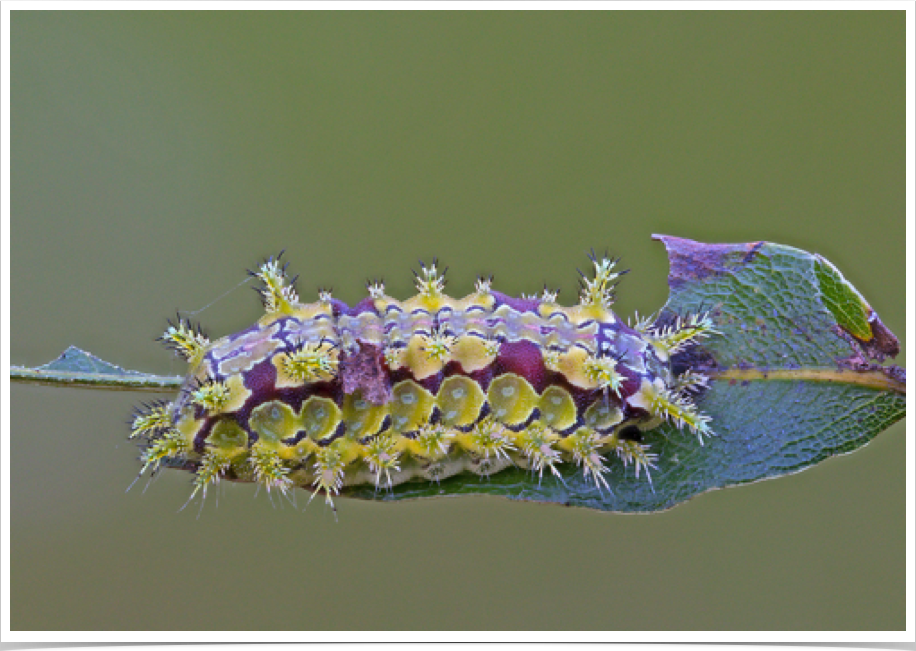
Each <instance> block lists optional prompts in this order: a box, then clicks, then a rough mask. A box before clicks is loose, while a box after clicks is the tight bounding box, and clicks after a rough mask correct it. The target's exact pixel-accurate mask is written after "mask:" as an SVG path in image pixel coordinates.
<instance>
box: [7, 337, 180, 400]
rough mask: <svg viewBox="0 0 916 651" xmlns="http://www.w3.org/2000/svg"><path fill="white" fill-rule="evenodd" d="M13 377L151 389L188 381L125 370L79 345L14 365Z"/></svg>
mask: <svg viewBox="0 0 916 651" xmlns="http://www.w3.org/2000/svg"><path fill="white" fill-rule="evenodd" d="M10 379H11V380H15V381H17V382H34V383H37V384H52V385H56V386H74V387H89V388H94V389H125V390H150V391H169V390H173V389H177V388H178V387H180V386H181V383H182V381H183V380H184V378H180V377H172V376H161V375H150V374H148V373H140V372H139V371H131V370H127V369H123V368H121V367H120V366H115V365H114V364H111V363H109V362H106V361H105V360H102V359H99V358H98V357H96V356H95V355H92V354H90V353H87V352H86V351H84V350H80V349H79V348H77V347H76V346H70V347H69V348H67V350H65V351H64V352H63V353H62V354H61V356H60V357H58V358H57V359H55V360H54V361H52V362H48V363H47V364H44V365H42V366H38V367H36V368H27V367H24V366H13V367H11V368H10Z"/></svg>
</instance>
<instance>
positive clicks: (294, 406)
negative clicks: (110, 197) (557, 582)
mask: <svg viewBox="0 0 916 651" xmlns="http://www.w3.org/2000/svg"><path fill="white" fill-rule="evenodd" d="M591 260H592V262H593V265H594V272H593V274H592V275H591V277H586V276H585V275H584V274H583V277H582V281H581V294H580V297H579V303H578V305H575V306H573V307H563V306H560V305H558V304H557V302H556V298H557V294H556V293H555V292H550V291H548V290H546V289H545V290H544V292H543V294H542V295H540V296H522V297H521V298H512V297H509V296H506V295H504V294H501V293H500V292H497V291H494V290H493V289H492V288H491V280H492V279H486V278H480V279H478V280H477V283H476V285H475V291H474V293H472V294H470V295H469V296H466V297H464V298H462V299H454V298H450V297H449V296H447V295H445V294H444V289H445V278H444V272H440V271H439V269H438V267H437V265H436V263H435V262H434V263H433V264H432V265H429V266H425V265H423V264H422V263H421V269H420V272H419V273H416V272H415V275H416V277H417V291H418V293H417V295H416V296H414V297H412V298H410V299H408V300H406V301H398V300H396V299H394V298H391V297H390V296H388V295H386V293H385V289H384V286H383V285H382V284H381V283H371V284H369V286H368V290H369V296H368V297H367V298H365V299H364V300H362V301H361V302H360V303H358V304H357V305H355V306H354V307H349V306H347V305H346V304H344V303H343V302H341V301H339V300H336V299H334V298H332V297H331V294H330V292H326V291H320V292H319V300H318V301H317V302H315V303H301V302H299V298H298V295H297V294H296V291H295V289H294V287H293V282H294V281H295V279H294V281H293V282H290V281H289V280H287V278H286V273H285V270H286V268H285V266H282V265H281V263H280V258H279V256H278V257H277V258H276V259H269V260H267V261H266V262H265V263H264V264H262V265H261V266H260V267H259V268H258V270H257V271H254V272H251V273H252V275H253V276H255V277H256V278H257V279H258V280H259V281H260V283H261V286H260V287H259V291H260V293H261V296H262V298H263V302H264V308H265V311H266V314H265V315H264V316H263V317H262V318H261V319H260V320H259V321H258V322H257V323H255V324H254V325H253V326H251V327H250V328H248V329H247V330H243V331H242V332H239V333H237V334H234V335H230V336H228V337H223V338H222V339H218V340H216V341H212V342H211V341H210V340H209V339H208V338H207V337H206V336H204V335H203V334H202V332H201V331H200V329H199V328H194V327H193V326H192V325H191V324H190V323H188V322H187V321H184V320H181V319H179V320H178V322H177V324H174V325H172V324H170V327H169V328H168V330H166V332H165V334H164V335H163V336H162V340H163V341H164V342H165V343H166V345H168V346H169V347H171V348H173V349H174V350H175V351H177V352H178V353H179V354H180V355H181V356H183V357H184V358H185V359H187V361H188V363H189V364H190V369H189V372H188V375H187V378H186V379H185V381H184V384H183V386H182V389H181V391H180V393H179V395H178V398H177V399H176V400H175V401H174V402H159V403H155V404H153V405H146V406H145V407H144V408H143V409H142V410H140V411H139V412H138V413H137V414H136V415H135V417H134V418H133V421H132V426H131V430H132V432H131V437H132V438H133V437H136V438H138V439H140V440H141V447H142V456H141V462H142V464H143V467H142V470H141V474H142V473H143V472H145V471H146V470H148V469H150V470H152V471H154V472H155V471H156V470H158V469H159V468H160V467H161V466H171V467H181V468H185V469H187V470H190V471H192V472H193V473H195V478H194V490H193V493H192V497H193V496H194V495H195V494H197V493H198V492H200V493H201V494H202V495H203V496H204V497H206V493H207V489H208V487H210V486H212V485H214V484H216V483H218V482H219V480H220V479H230V480H234V481H247V482H257V483H258V484H260V485H263V486H264V487H265V488H266V489H267V490H268V491H270V490H274V489H275V490H278V491H280V492H282V493H284V494H285V493H287V492H288V491H290V490H291V489H292V488H293V487H295V486H299V487H303V488H307V489H309V490H311V491H312V493H313V497H314V495H318V494H324V496H325V499H326V501H327V502H328V503H329V504H331V505H332V506H333V496H335V495H337V494H338V493H339V492H340V490H341V489H342V488H343V487H344V486H350V485H358V484H366V483H369V484H374V485H375V486H376V487H377V488H382V487H391V486H394V485H395V484H399V483H401V482H405V481H409V480H417V479H420V480H426V481H439V480H441V479H443V478H446V477H450V476H452V475H456V474H458V473H462V472H471V473H475V474H477V475H482V476H489V475H490V474H492V473H497V472H499V471H500V470H502V469H504V468H506V467H508V466H510V465H515V466H519V467H522V468H527V469H529V470H530V471H532V472H533V473H536V474H537V475H538V478H539V480H540V479H541V478H542V477H543V474H544V471H545V470H546V471H548V473H553V474H554V475H555V476H556V477H557V479H558V480H559V481H562V477H561V475H560V473H559V472H558V470H557V467H558V465H559V464H575V465H576V466H578V467H579V468H580V469H581V472H583V473H584V474H585V476H586V477H587V478H588V479H589V481H591V482H593V483H594V484H595V486H596V487H597V488H598V489H599V490H600V489H602V487H603V488H604V489H607V490H612V489H611V487H610V486H609V485H608V483H607V480H606V478H605V477H604V475H605V474H606V472H607V470H608V465H607V464H609V463H622V464H623V465H624V466H625V467H628V466H630V465H632V466H633V467H634V472H635V473H636V475H637V477H638V476H639V474H640V472H644V473H645V474H646V476H647V478H648V479H649V480H650V481H651V478H650V476H649V472H650V469H652V468H654V467H655V463H654V462H655V460H656V456H655V454H653V453H652V452H651V451H650V449H649V446H648V445H646V444H644V443H643V442H642V435H641V432H643V431H645V430H648V429H651V428H654V427H656V426H658V425H659V424H660V423H662V422H663V421H670V422H672V423H674V424H675V425H677V426H678V428H679V429H680V430H682V431H684V435H695V436H698V437H700V440H701V441H702V440H703V438H704V437H707V436H711V435H712V434H713V431H712V428H711V426H710V424H709V418H708V417H707V416H705V415H704V414H702V413H700V412H699V411H698V410H697V408H696V406H695V404H694V396H695V394H696V393H697V392H698V391H701V390H703V389H704V387H705V386H706V384H707V382H708V379H707V378H706V377H705V376H704V375H702V374H700V373H697V372H695V371H692V370H681V372H675V371H676V370H677V366H676V365H674V364H672V357H673V356H674V355H676V354H677V353H679V352H681V351H683V350H684V349H685V348H686V347H688V346H690V345H692V344H693V343H695V342H697V341H698V340H700V339H701V338H703V337H706V336H709V335H711V334H713V333H714V332H715V331H714V329H713V325H712V320H711V319H710V317H709V314H708V313H706V314H704V313H699V314H692V315H685V316H682V317H679V318H676V319H673V320H671V319H668V320H667V321H666V322H665V325H661V321H658V322H654V323H653V321H652V320H651V319H641V320H640V319H637V321H636V322H635V323H634V324H633V325H632V326H630V325H628V324H626V323H624V322H623V321H621V320H620V318H618V317H617V316H616V315H615V314H614V312H612V311H611V305H612V303H613V299H614V287H615V284H616V281H617V279H618V278H619V276H620V275H621V274H620V273H619V272H616V271H614V269H615V265H616V261H614V260H611V259H609V258H607V257H597V256H595V255H594V254H592V256H591Z"/></svg>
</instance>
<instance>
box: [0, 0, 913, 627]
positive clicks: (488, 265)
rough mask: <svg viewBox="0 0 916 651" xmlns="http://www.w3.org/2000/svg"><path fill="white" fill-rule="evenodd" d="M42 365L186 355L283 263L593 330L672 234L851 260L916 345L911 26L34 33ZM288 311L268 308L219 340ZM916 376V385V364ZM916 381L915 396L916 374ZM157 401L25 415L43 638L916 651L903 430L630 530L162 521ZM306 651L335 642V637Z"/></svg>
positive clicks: (161, 361) (688, 16)
mask: <svg viewBox="0 0 916 651" xmlns="http://www.w3.org/2000/svg"><path fill="white" fill-rule="evenodd" d="M11 26H12V30H11V36H12V43H11V45H12V58H11V63H12V77H11V91H12V114H11V117H12V141H11V146H12V166H11V175H12V194H11V198H12V226H11V230H12V270H13V272H12V273H13V276H12V296H11V304H12V324H11V326H12V336H11V340H12V351H11V352H12V361H13V363H16V364H27V365H34V364H39V363H43V362H46V361H48V360H50V359H52V358H54V357H56V356H57V355H58V354H59V353H60V352H61V351H62V350H63V349H64V348H65V347H66V346H67V345H69V344H74V345H78V346H81V347H83V348H85V349H87V350H90V351H92V352H93V353H95V354H97V355H99V356H101V357H103V358H105V359H107V360H110V361H113V362H115V363H119V364H122V365H124V366H127V367H129V368H136V369H141V370H145V371H149V372H157V373H172V374H177V373H181V372H182V371H183V368H184V365H183V363H181V362H180V361H178V360H176V359H174V358H172V357H171V355H170V354H169V353H167V352H166V351H165V350H163V349H162V348H161V347H160V346H159V344H157V343H156V342H154V341H153V339H154V337H156V336H158V335H159V334H160V333H161V332H162V330H163V328H164V326H165V323H166V322H165V320H166V318H167V317H173V316H174V314H175V311H176V309H181V310H187V311H194V310H199V309H200V308H202V307H204V306H206V305H208V304H210V303H211V302H212V301H214V299H216V298H217V297H220V296H221V295H222V294H223V293H224V292H226V291H227V290H230V289H232V288H233V287H234V286H235V285H236V284H237V283H239V282H240V281H242V280H244V278H245V269H246V268H251V267H252V266H253V265H255V264H256V263H257V262H258V261H259V260H260V259H261V258H262V257H264V256H266V255H269V254H271V253H276V252H277V251H279V250H280V249H286V251H287V257H288V259H289V260H290V262H291V270H292V271H293V273H298V274H301V277H300V281H299V289H300V293H301V294H302V295H303V297H304V298H305V299H307V300H313V299H314V297H315V288H317V287H318V286H333V287H334V290H335V295H336V296H338V297H340V298H342V299H344V300H346V301H348V302H350V303H353V302H355V301H357V300H359V299H360V298H362V296H363V293H364V288H363V285H364V282H365V280H366V278H369V277H377V276H384V278H385V279H386V281H387V284H388V287H389V290H390V292H391V293H392V294H393V295H396V296H402V297H404V296H407V295H409V294H410V293H411V285H412V276H411V273H410V269H411V268H412V267H414V268H415V267H416V260H417V258H420V257H422V258H424V259H427V260H428V259H429V258H431V257H432V256H434V255H437V256H439V259H440V260H441V261H442V262H443V263H444V264H446V265H448V266H449V267H450V272H449V281H450V283H449V287H450V289H451V291H452V293H454V294H457V295H462V294H464V293H466V292H468V291H470V290H471V287H472V284H473V280H474V278H475V277H476V275H477V274H478V273H494V274H495V276H496V287H497V288H498V289H500V290H502V291H506V292H509V293H519V292H523V291H524V292H532V291H535V290H537V289H539V288H540V287H541V286H542V285H543V283H544V282H545V281H546V282H548V283H549V284H550V285H551V286H559V287H562V292H561V295H560V298H561V299H565V302H570V301H573V300H574V297H575V279H576V274H575V268H576V267H577V266H580V267H581V266H582V265H584V264H586V260H585V257H584V253H585V252H586V251H587V250H588V249H589V248H590V247H595V248H600V249H602V250H603V249H604V248H605V247H607V248H608V249H609V250H610V251H611V252H613V253H615V254H619V255H621V256H623V264H624V266H626V267H628V268H630V269H631V270H632V271H631V273H630V274H629V275H628V276H627V277H626V280H625V281H624V283H623V284H622V285H621V287H620V291H619V296H620V298H619V301H618V304H617V307H618V311H619V312H620V313H621V314H624V315H629V314H632V312H633V311H635V310H639V312H641V313H648V312H652V311H654V310H655V309H657V308H658V307H660V306H661V305H662V304H663V303H664V302H665V299H666V296H667V287H666V274H667V261H666V258H665V254H664V251H663V247H662V246H661V245H660V244H657V243H653V242H652V241H651V240H650V235H651V234H652V233H666V234H671V235H679V236H683V237H689V238H692V239H697V240H704V241H716V242H744V241H750V240H758V239H766V240H771V241H775V242H780V243H783V244H790V245H794V246H798V247H800V248H804V249H807V250H810V251H816V252H819V253H821V254H823V255H825V256H826V257H828V258H829V259H830V260H832V261H833V262H834V263H836V265H837V266H838V267H839V268H840V269H841V270H842V271H843V272H844V274H845V275H846V276H847V278H849V279H850V280H851V281H852V282H853V283H854V284H855V285H856V286H857V287H858V288H859V289H860V290H861V291H862V293H863V294H864V295H865V296H866V297H867V298H868V299H869V301H870V302H871V303H872V305H873V306H874V307H875V309H877V310H878V311H879V312H880V314H881V316H882V318H883V320H884V321H885V323H886V324H887V325H888V326H889V327H890V328H891V329H892V330H893V331H895V332H896V333H897V334H898V335H902V334H903V331H904V326H905V316H904V310H905V301H904V275H905V274H904V259H905V243H904V227H905V216H904V213H905V206H904V199H905V197H904V194H905V187H904V185H905V161H904V157H905V151H904V145H905V141H904V138H905V124H904V119H905V92H904V81H905V60H904V54H905V52H904V47H905V42H904V41H905V25H904V12H902V11H899V12H795V11H793V12H765V13H755V12H716V13H703V12H698V13H688V12H683V13H682V12H664V13H652V12H621V13H616V12H614V13H602V12H583V13H566V12H561V13H554V12H532V13H502V12H500V13H486V12H467V13H450V12H431V13H402V12H389V13H361V12H340V13H286V12H273V13H236V12H224V13H198V12H190V11H189V12H174V13H170V12H155V13H146V12H97V13H84V12H29V11H14V12H13V14H12V21H11ZM259 314H260V307H259V302H258V300H257V298H256V297H255V296H254V294H253V292H251V291H250V289H248V288H247V286H246V287H243V288H239V289H237V290H236V291H234V292H232V293H230V294H228V295H227V296H225V297H223V298H222V299H221V300H219V301H218V302H216V303H215V304H213V305H211V306H210V307H208V308H207V309H206V310H204V311H203V312H201V313H200V314H198V315H196V317H195V318H196V319H199V320H200V321H202V322H203V324H204V326H205V327H206V329H207V330H208V332H209V333H210V334H211V335H215V336H220V335H223V334H228V333H230V332H232V331H235V330H238V329H241V328H242V327H245V326H247V325H248V324H249V323H251V322H252V321H253V320H254V319H256V318H257V317H258V316H259ZM901 359H902V358H901ZM901 363H902V361H901ZM146 397H147V396H144V395H140V394H130V393H105V392H97V391H84V390H58V389H50V388H42V387H32V386H18V385H17V386H14V387H13V388H12V414H11V415H12V431H11V432H10V433H9V436H10V437H11V450H12V458H11V462H12V477H11V480H12V493H11V501H12V531H11V562H12V566H11V576H10V580H11V588H12V603H11V618H12V619H11V626H12V628H13V629H125V630H132V629H633V630H640V629H652V630H655V629H674V630H676V629H903V628H904V625H905V622H904V614H905V613H904V605H905V602H904V589H905V576H904V569H905V565H904V563H905V539H904V536H905V530H904V517H905V493H904V491H905V459H904V451H905V444H904V440H905V437H904V426H903V423H899V424H897V425H896V426H894V427H893V428H891V429H890V430H888V431H887V432H885V433H884V434H882V435H881V436H879V437H878V438H877V439H876V440H875V441H874V442H873V443H872V444H871V445H869V446H868V447H867V448H866V449H864V450H861V451H859V452H857V453H855V454H853V455H849V456H846V457H842V458H837V459H832V460H829V461H827V462H825V463H823V464H822V465H820V466H818V467H816V468H814V469H812V470H809V471H807V472H804V473H801V474H798V475H794V476H791V477H785V478H782V479H779V480H777V481H771V482H764V483H760V484H755V485H752V486H745V487H741V488H737V489H731V490H725V491H718V492H715V493H710V494H706V495H703V496H700V497H698V498H696V499H694V500H693V501H691V502H689V503H687V504H685V505H682V506H680V507H678V508H676V509H674V510H672V511H670V512H666V513H662V514H656V515H650V516H619V515H608V514H604V513H599V512H591V511H587V510H581V509H564V508H560V507H548V506H541V505H535V504H526V503H515V502H509V501H506V500H503V499H498V498H483V497H479V498H473V497H472V498H456V499H443V500H432V501H428V500H427V501H421V502H412V503H399V504H378V503H371V502H368V503H365V502H356V501H352V500H344V501H341V502H340V504H339V522H336V523H335V522H334V518H333V516H332V514H331V513H330V512H329V511H327V510H326V509H325V508H324V507H323V505H322V504H321V502H320V501H319V500H316V501H315V502H313V503H312V504H311V506H310V507H309V508H308V509H306V510H305V511H304V512H303V511H302V510H301V507H302V506H303V505H304V503H305V502H306V498H307V496H308V494H307V493H306V492H304V491H300V492H299V494H298V502H299V507H300V510H299V511H297V510H295V509H293V508H291V507H290V506H289V505H285V506H282V507H280V506H277V507H276V508H272V507H271V504H270V502H269V501H268V499H267V497H266V495H265V494H263V493H261V494H260V495H258V496H257V497H254V498H253V496H254V495H255V491H254V489H253V487H251V486H240V485H231V486H225V487H224V489H223V490H222V491H221V494H220V497H219V504H218V506H217V505H216V503H215V501H213V500H212V498H211V500H210V501H209V503H208V504H207V505H206V507H205V508H204V509H203V511H202V512H201V513H200V515H199V517H198V510H197V509H196V508H194V507H189V508H188V509H186V510H185V511H182V512H180V513H176V510H177V509H178V507H180V506H181V505H182V504H183V503H184V502H185V499H186V497H187V495H188V493H189V480H190V476H189V475H186V474H184V473H180V472H177V471H170V472H165V473H163V475H162V476H161V477H160V478H159V479H158V480H157V481H156V482H154V483H153V484H152V485H151V486H150V487H149V490H147V491H146V493H145V494H144V493H143V488H144V484H143V483H142V482H141V483H138V485H137V486H135V487H134V489H133V490H131V491H130V492H129V493H126V494H125V492H124V489H125V488H126V487H127V485H128V484H129V483H130V482H131V480H132V479H133V478H134V476H135V474H136V472H137V470H138V464H137V462H136V460H135V457H136V450H135V448H134V446H133V445H132V444H131V443H129V442H127V441H126V440H125V436H126V433H127V427H126V425H125V421H126V420H127V419H128V418H129V416H130V413H131V409H132V406H133V405H134V404H136V403H137V402H138V401H140V400H142V399H144V398H146ZM304 639H307V637H304Z"/></svg>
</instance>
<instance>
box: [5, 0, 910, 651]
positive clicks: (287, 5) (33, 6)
mask: <svg viewBox="0 0 916 651" xmlns="http://www.w3.org/2000/svg"><path fill="white" fill-rule="evenodd" d="M688 7H689V8H690V9H713V10H761V9H764V10H774V9H777V10H826V9H832V10H836V9H843V10H855V9H858V10H862V9H865V10H870V11H871V10H898V11H899V10H905V11H906V58H907V64H906V95H907V99H906V116H907V117H906V143H907V145H906V174H907V189H906V194H907V196H906V246H907V282H906V288H907V289H906V309H907V325H906V340H907V342H911V341H912V340H913V322H912V320H911V318H910V317H911V316H912V315H913V309H914V306H913V297H914V292H916V287H914V265H913V262H914V244H913V242H914V236H916V232H914V231H916V229H914V219H916V212H914V176H916V167H914V144H913V143H914V131H913V125H914V104H913V90H914V89H913V79H914V76H916V70H914V41H913V35H914V9H913V7H912V6H911V5H910V3H907V2H692V3H687V2H648V1H647V2H454V1H443V2H426V1H417V2H404V1H401V2H345V1H341V2H326V1H325V2H241V1H237V2H22V1H12V2H6V3H4V4H3V7H2V31H0V42H2V68H0V70H2V84H3V113H2V143H3V149H2V159H0V161H2V186H0V189H2V194H0V197H2V203H0V206H2V226H3V231H2V236H3V249H2V250H3V266H2V272H3V278H2V291H3V338H2V339H3V351H2V360H3V366H4V369H5V373H4V376H3V392H2V399H3V406H2V412H0V414H2V416H0V422H2V426H0V450H2V452H0V455H2V456H0V464H2V478H3V516H2V527H3V532H2V533H3V535H2V552H3V559H2V562H3V565H2V577H3V586H2V587H3V591H2V599H3V612H2V641H3V642H7V641H45V640H48V641H78V642H82V641H107V642H113V641H124V640H128V641H136V640H139V639H141V638H142V639H143V640H144V641H183V640H193V641H207V642H214V641H223V640H225V641H236V642H258V643H261V642H271V641H286V640H296V641H299V640H302V638H303V636H302V634H301V633H300V634H297V633H270V632H232V633H220V632H199V633H193V632H190V633H189V632H182V633H169V632H165V633H159V632H152V633H150V632H147V633H125V632H18V631H17V632H15V633H12V632H11V631H10V574H9V570H10V567H9V563H10V443H9V437H8V433H9V431H10V387H9V367H10V357H9V355H10V145H9V143H10V12H11V11H12V10H30V11H36V10H38V11H51V10H61V9H64V10H77V9H78V10H87V9H88V10H94V9H103V10H148V9H155V10H164V9H172V10H214V9H235V10H248V9H257V10H265V9H271V10H272V9H281V10H290V9H304V10H329V9H332V10H358V9H373V10H376V9H385V10H391V9H400V10H418V9H423V10H456V9H461V10H518V9H527V10H531V9H535V10H552V9H562V10H576V9H586V10H600V9H615V10H632V9H639V10H647V9H656V10H671V9H678V10H683V9H685V8H688ZM913 355H914V353H913V349H912V347H908V352H907V356H906V366H907V367H908V368H913ZM911 400H912V399H911V398H910V397H909V396H908V397H907V414H909V408H910V406H911ZM906 435H907V458H906V461H907V502H906V504H907V507H906V508H907V513H906V522H907V525H906V530H907V534H906V535H907V561H906V582H907V585H906V590H907V594H906V613H907V615H906V616H907V620H906V631H905V632H896V633H895V632H890V633H885V632H880V633H875V632H847V633H818V632H791V633H790V632H764V633H753V634H748V633H747V632H728V633H724V632H719V633H715V632H670V633H651V632H650V633H648V634H633V633H629V634H628V633H616V632H615V633H600V632H597V633H596V632H589V633H584V632H538V633H531V632H518V631H515V632H492V633H473V632H460V631H459V632H447V633H444V632H437V633H428V632H333V633H320V632H309V634H308V640H309V642H313V641H314V642H321V641H348V640H356V641H373V642H382V641H400V640H407V641H439V640H443V639H448V640H450V641H486V640H495V641H505V642H519V641H545V642H571V641H585V640H597V639H613V640H614V641H654V640H659V641H678V642H690V641H701V640H709V641H719V642H723V641H733V640H755V641H846V642H853V641H860V642H876V641H909V642H913V641H916V638H914V631H916V623H914V622H916V603H914V580H916V579H914V575H916V565H914V511H916V504H914V466H916V464H914V439H916V437H914V424H913V421H912V419H911V418H907V420H906Z"/></svg>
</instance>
